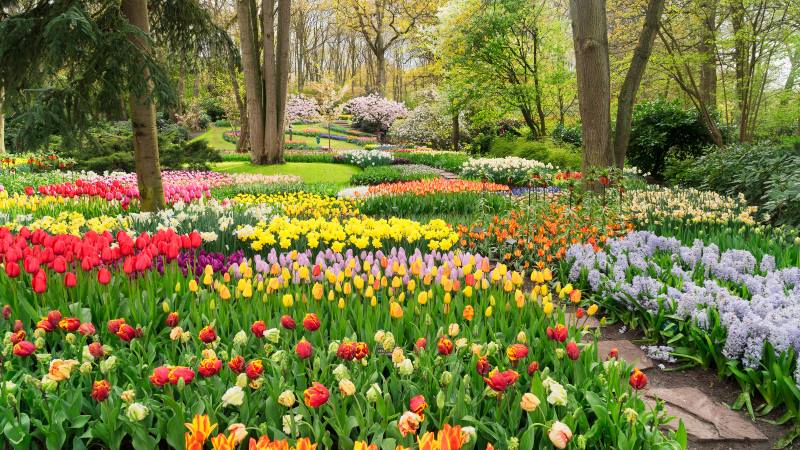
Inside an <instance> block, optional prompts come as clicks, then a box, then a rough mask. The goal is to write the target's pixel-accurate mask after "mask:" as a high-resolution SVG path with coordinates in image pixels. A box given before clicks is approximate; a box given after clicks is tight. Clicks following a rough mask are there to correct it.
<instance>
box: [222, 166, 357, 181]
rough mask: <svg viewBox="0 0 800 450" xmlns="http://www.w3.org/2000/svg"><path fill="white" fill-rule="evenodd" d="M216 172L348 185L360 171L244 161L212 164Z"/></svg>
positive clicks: (344, 167)
mask: <svg viewBox="0 0 800 450" xmlns="http://www.w3.org/2000/svg"><path fill="white" fill-rule="evenodd" d="M213 168H214V170H216V171H217V172H228V173H260V174H264V175H297V176H299V177H300V178H302V179H303V181H305V182H306V183H334V184H343V185H344V184H349V182H350V176H351V175H353V174H356V173H359V172H361V169H359V168H358V167H355V166H349V165H347V164H331V163H286V164H281V165H275V166H256V165H253V164H251V163H250V162H245V161H229V162H222V163H217V164H214V166H213Z"/></svg>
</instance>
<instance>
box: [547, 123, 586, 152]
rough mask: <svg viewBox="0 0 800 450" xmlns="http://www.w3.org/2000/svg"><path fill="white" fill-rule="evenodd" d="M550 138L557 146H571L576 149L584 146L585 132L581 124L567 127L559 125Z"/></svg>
mask: <svg viewBox="0 0 800 450" xmlns="http://www.w3.org/2000/svg"><path fill="white" fill-rule="evenodd" d="M550 136H551V137H552V138H553V141H554V142H555V143H557V144H570V145H574V146H575V147H581V146H582V145H583V130H582V129H581V126H580V125H579V124H575V125H570V126H566V125H564V124H563V123H559V124H558V125H556V126H555V128H553V132H552V133H551V134H550Z"/></svg>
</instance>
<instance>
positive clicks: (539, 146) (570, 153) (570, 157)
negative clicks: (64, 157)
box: [489, 137, 581, 170]
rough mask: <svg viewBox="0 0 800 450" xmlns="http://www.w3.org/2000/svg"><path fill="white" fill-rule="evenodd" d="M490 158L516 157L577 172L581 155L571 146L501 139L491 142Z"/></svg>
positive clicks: (508, 138) (521, 139)
mask: <svg viewBox="0 0 800 450" xmlns="http://www.w3.org/2000/svg"><path fill="white" fill-rule="evenodd" d="M489 153H490V155H491V156H493V157H497V158H503V157H506V156H518V157H520V158H525V159H533V160H537V161H540V162H543V163H545V164H548V163H549V164H552V165H554V166H556V167H559V168H562V169H570V170H578V169H580V167H581V154H580V152H579V151H578V150H576V149H575V148H574V147H572V146H562V145H557V144H554V143H552V142H549V141H546V140H538V141H531V140H527V139H524V138H514V137H503V138H498V139H495V140H494V141H493V142H492V147H491V151H490V152H489Z"/></svg>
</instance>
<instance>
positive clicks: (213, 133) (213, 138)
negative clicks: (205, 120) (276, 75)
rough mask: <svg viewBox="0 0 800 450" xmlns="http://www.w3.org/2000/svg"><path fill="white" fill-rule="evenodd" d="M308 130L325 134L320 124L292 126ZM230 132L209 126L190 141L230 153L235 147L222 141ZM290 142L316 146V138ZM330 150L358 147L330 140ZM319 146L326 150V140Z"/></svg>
mask: <svg viewBox="0 0 800 450" xmlns="http://www.w3.org/2000/svg"><path fill="white" fill-rule="evenodd" d="M309 128H313V129H317V130H322V131H323V132H327V131H326V130H325V129H324V127H323V126H322V124H303V125H294V129H295V130H297V131H302V130H307V129H309ZM228 130H230V128H227V127H215V126H213V125H212V126H211V128H209V129H208V131H206V132H205V133H203V134H201V135H200V136H197V137H196V138H194V139H192V141H199V140H200V139H205V140H207V141H208V145H209V147H211V148H215V149H217V150H219V151H221V152H232V151H234V150H236V145H235V144H232V143H230V142H228V141H226V140H224V139H222V135H223V134H224V133H225V132H226V131H228ZM332 134H335V135H338V134H339V133H336V132H333V133H332ZM286 140H287V141H288V140H289V135H286ZM292 142H302V143H303V144H307V145H313V146H316V145H317V138H316V137H314V136H300V135H297V134H295V135H293V136H292ZM330 145H331V148H332V149H334V150H352V149H359V148H361V147H360V146H358V145H356V144H351V143H349V142H344V141H335V140H331V144H330ZM319 146H320V147H321V148H328V140H327V139H324V138H323V139H321V140H320V143H319Z"/></svg>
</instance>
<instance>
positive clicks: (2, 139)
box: [0, 86, 6, 154]
mask: <svg viewBox="0 0 800 450" xmlns="http://www.w3.org/2000/svg"><path fill="white" fill-rule="evenodd" d="M3 100H5V89H4V88H3V87H2V86H0V154H5V152H6V114H5V113H4V112H3Z"/></svg>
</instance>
